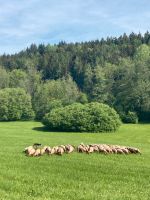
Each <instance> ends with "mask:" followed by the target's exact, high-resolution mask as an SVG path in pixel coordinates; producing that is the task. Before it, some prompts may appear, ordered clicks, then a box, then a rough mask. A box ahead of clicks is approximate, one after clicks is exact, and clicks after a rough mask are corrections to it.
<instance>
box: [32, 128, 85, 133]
mask: <svg viewBox="0 0 150 200" xmlns="http://www.w3.org/2000/svg"><path fill="white" fill-rule="evenodd" d="M32 130H34V131H40V132H49V133H79V134H82V133H88V132H76V131H74V132H73V131H63V130H53V129H50V128H47V127H46V126H42V127H41V126H40V127H34V128H33V129H32Z"/></svg>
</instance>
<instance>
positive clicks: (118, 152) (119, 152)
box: [116, 148, 124, 154]
mask: <svg viewBox="0 0 150 200" xmlns="http://www.w3.org/2000/svg"><path fill="white" fill-rule="evenodd" d="M116 150H117V154H124V152H123V151H122V149H120V148H117V149H116Z"/></svg>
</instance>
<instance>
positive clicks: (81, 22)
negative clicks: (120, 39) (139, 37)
mask: <svg viewBox="0 0 150 200" xmlns="http://www.w3.org/2000/svg"><path fill="white" fill-rule="evenodd" d="M147 30H150V1H149V0H5V1H4V0H0V54H3V53H15V52H18V51H20V50H22V49H25V48H26V47H27V46H30V44H31V43H36V44H39V43H44V44H47V43H50V44H54V43H58V42H59V41H62V40H63V41H67V42H76V41H89V40H95V39H101V38H102V37H104V38H106V37H107V36H119V35H121V34H123V33H124V32H126V33H127V34H129V33H131V32H136V33H138V32H141V33H144V32H146V31H147Z"/></svg>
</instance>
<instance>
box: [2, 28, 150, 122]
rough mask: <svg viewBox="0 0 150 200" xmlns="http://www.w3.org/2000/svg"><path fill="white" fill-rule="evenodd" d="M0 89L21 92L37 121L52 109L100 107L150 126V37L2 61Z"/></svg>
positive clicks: (26, 53)
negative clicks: (89, 104)
mask: <svg viewBox="0 0 150 200" xmlns="http://www.w3.org/2000/svg"><path fill="white" fill-rule="evenodd" d="M0 66H1V67H0V89H3V88H17V87H19V88H23V89H24V90H25V91H26V92H27V93H28V94H30V95H31V101H32V106H33V109H34V111H35V113H36V118H37V119H41V118H42V117H43V116H44V115H45V113H47V112H49V110H51V109H52V108H53V107H58V106H61V105H63V106H65V105H69V104H72V103H74V102H81V103H86V102H93V101H95V102H101V103H105V104H108V105H109V106H111V107H113V108H115V109H116V110H117V111H118V113H119V114H120V116H121V118H122V119H127V117H129V115H130V114H131V113H134V115H137V116H138V117H139V119H140V121H150V101H149V99H150V33H149V32H146V33H145V34H144V35H141V34H140V33H139V34H135V33H131V34H130V35H126V34H124V35H122V36H120V37H118V38H114V37H109V38H106V39H101V40H96V41H89V42H81V43H69V44H68V43H65V42H60V43H59V44H57V45H49V44H48V45H43V44H40V45H38V46H37V45H35V44H32V45H31V46H30V47H29V48H27V49H26V50H23V51H21V52H19V53H17V54H14V55H6V54H4V55H2V56H0Z"/></svg>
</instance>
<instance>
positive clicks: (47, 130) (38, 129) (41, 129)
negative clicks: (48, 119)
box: [32, 126, 55, 132]
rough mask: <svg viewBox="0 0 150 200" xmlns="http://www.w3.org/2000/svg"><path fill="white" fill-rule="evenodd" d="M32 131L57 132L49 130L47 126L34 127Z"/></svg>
mask: <svg viewBox="0 0 150 200" xmlns="http://www.w3.org/2000/svg"><path fill="white" fill-rule="evenodd" d="M32 130H34V131H41V132H55V131H52V130H50V129H49V128H47V127H46V126H42V127H41V126H40V127H34V128H33V129H32Z"/></svg>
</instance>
